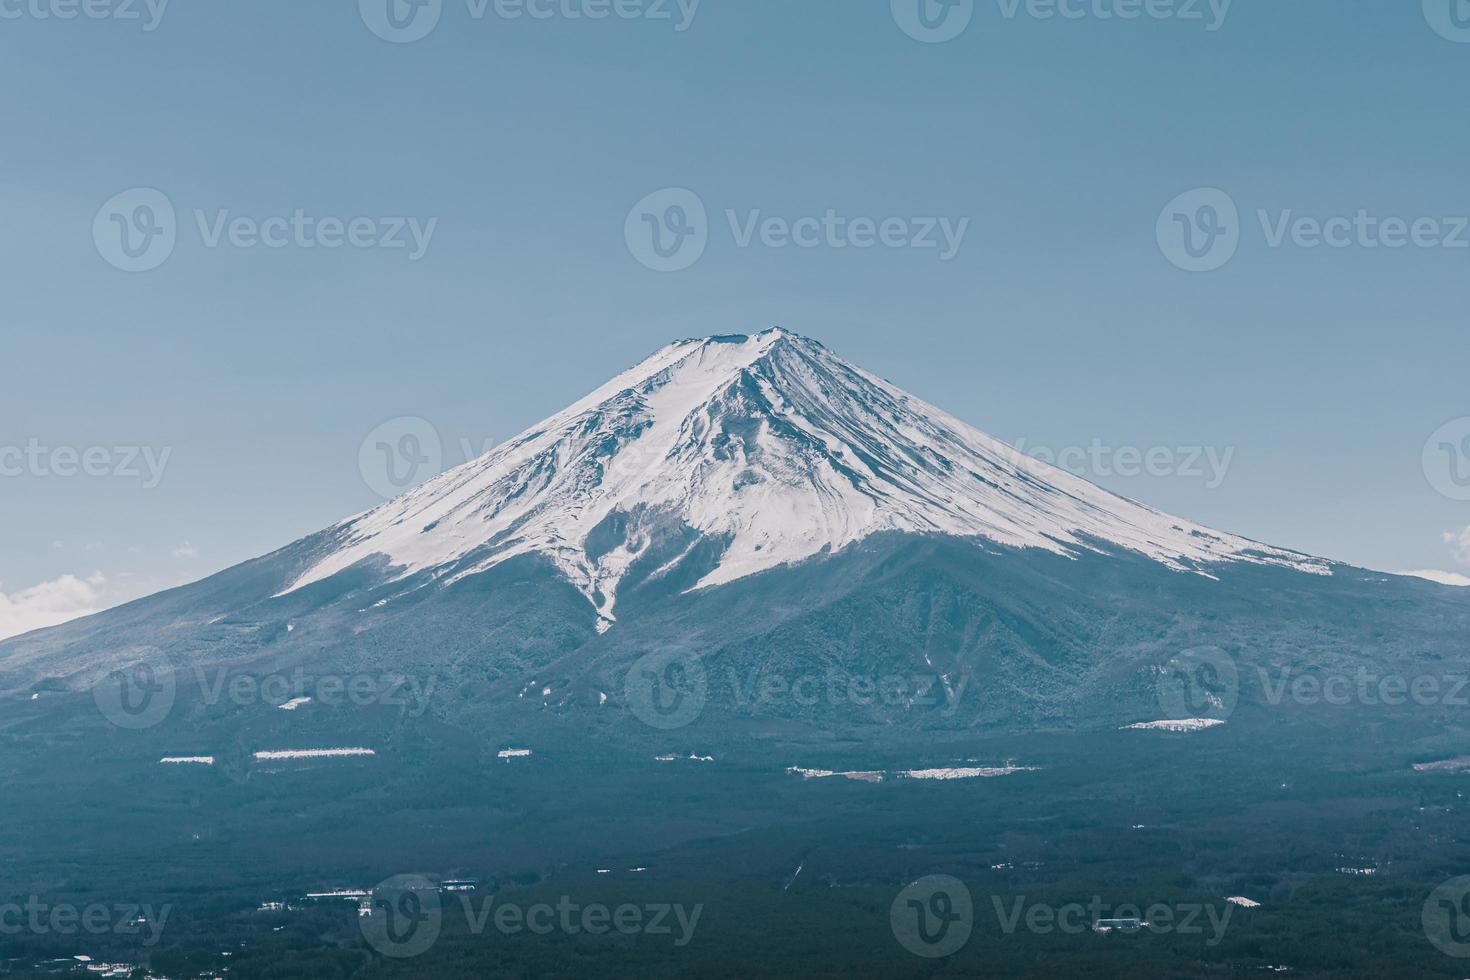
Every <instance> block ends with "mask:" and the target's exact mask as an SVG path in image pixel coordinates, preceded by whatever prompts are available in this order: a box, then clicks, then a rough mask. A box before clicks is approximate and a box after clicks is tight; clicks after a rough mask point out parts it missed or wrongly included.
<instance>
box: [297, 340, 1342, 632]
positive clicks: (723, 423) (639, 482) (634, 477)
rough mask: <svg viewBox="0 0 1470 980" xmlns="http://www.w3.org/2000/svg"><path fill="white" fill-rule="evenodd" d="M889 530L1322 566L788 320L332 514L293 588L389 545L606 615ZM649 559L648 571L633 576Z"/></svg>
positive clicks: (623, 381)
mask: <svg viewBox="0 0 1470 980" xmlns="http://www.w3.org/2000/svg"><path fill="white" fill-rule="evenodd" d="M884 531H891V532H901V533H908V534H918V535H927V534H934V535H948V536H951V537H958V538H970V539H976V540H984V541H990V542H994V543H997V544H1001V545H1008V546H1012V547H1018V548H1041V549H1044V550H1047V551H1050V552H1053V553H1055V554H1074V553H1075V552H1077V551H1078V550H1082V549H1087V550H1097V549H1098V548H1099V547H1103V546H1107V545H1112V546H1115V547H1117V548H1121V549H1126V550H1127V551H1130V552H1134V553H1137V554H1140V555H1143V556H1146V557H1148V558H1151V559H1153V560H1154V561H1157V562H1159V563H1161V564H1162V565H1164V566H1166V567H1168V568H1171V569H1174V570H1178V571H1194V572H1198V573H1200V574H1209V572H1208V569H1209V568H1210V566H1212V565H1213V564H1215V563H1218V562H1231V561H1246V562H1255V563H1260V564H1267V565H1275V566H1280V567H1285V568H1294V569H1298V570H1301V571H1308V572H1312V573H1317V574H1330V568H1329V566H1328V565H1327V564H1326V563H1325V562H1321V561H1318V560H1315V559H1311V558H1307V557H1305V556H1302V555H1296V554H1293V553H1291V552H1287V551H1282V550H1280V549H1276V548H1269V547H1264V546H1262V545H1258V544H1255V543H1254V542H1251V541H1247V540H1245V539H1244V538H1239V537H1235V536H1232V535H1227V534H1220V533H1217V532H1214V531H1210V530H1208V529H1206V528H1203V527H1200V526H1199V525H1197V524H1192V523H1190V522H1188V521H1183V520H1179V519H1178V518H1173V517H1169V516H1168V515H1166V514H1162V513H1160V512H1158V511H1156V510H1153V509H1151V508H1149V507H1145V506H1143V505H1141V504H1137V503H1134V502H1133V501H1130V500H1126V499H1124V498H1122V497H1119V496H1116V495H1114V494H1111V493H1108V492H1106V491H1104V490H1101V489H1099V488H1098V487H1096V486H1094V485H1092V484H1090V483H1087V482H1086V481H1084V480H1081V479H1079V478H1077V477H1075V476H1073V475H1071V474H1070V473H1067V472H1065V471H1063V470H1060V469H1057V468H1055V467H1052V466H1049V465H1047V464H1045V463H1042V462H1040V461H1038V460H1035V459H1032V458H1029V457H1026V456H1024V455H1022V454H1021V453H1019V452H1017V451H1016V450H1014V449H1012V448H1011V447H1009V446H1007V445H1005V444H1003V443H1001V442H999V441H997V440H995V439H993V438H991V437H990V436H988V435H986V434H985V433H983V432H980V431H979V430H977V429H975V428H972V427H971V426H969V425H966V424H965V423H963V422H961V421H959V420H958V419H956V418H954V417H953V416H951V415H948V414H946V413H945V412H943V411H941V410H939V409H937V408H935V407H934V406H932V405H929V404H927V403H925V402H923V401H920V400H919V399H917V398H915V397H914V396H912V395H910V394H908V393H907V392H904V391H902V390H900V389H899V388H896V387H894V386H893V385H891V384H889V383H888V382H886V381H884V380H882V379H881V378H878V377H875V376H874V375H872V374H869V373H868V372H866V371H864V370H863V369H861V368H859V367H857V366H856V365H853V364H851V363H849V362H847V361H845V360H843V359H842V358H840V357H838V356H836V355H835V354H833V353H832V352H830V351H829V350H827V349H826V348H825V347H823V346H822V345H821V344H818V343H816V342H814V341H812V340H808V339H806V338H804V337H801V336H798V335H796V334H793V333H790V332H788V331H786V330H783V329H779V328H777V329H772V330H767V331H765V332H764V333H760V334H757V335H755V336H743V335H737V336H728V337H709V338H706V339H703V340H684V341H679V342H677V343H673V344H670V345H668V346H667V347H665V348H663V349H662V350H660V351H658V352H656V353H655V354H653V355H652V356H651V357H649V358H647V359H646V360H644V361H642V362H641V363H639V364H638V365H637V366H635V367H633V368H631V369H630V370H628V371H625V372H623V373H622V374H620V375H618V376H617V377H615V378H613V379H612V380H611V381H609V382H608V383H607V384H605V385H603V386H602V387H601V388H599V389H597V390H596V391H594V392H593V393H592V394H590V395H588V396H587V397H585V398H583V399H582V400H580V401H578V402H576V403H575V404H573V405H572V406H571V407H569V408H567V409H566V410H565V411H562V412H560V413H559V414H557V415H554V416H552V417H551V418H549V419H546V420H545V421H543V422H541V423H539V424H537V425H535V426H533V427H532V428H531V429H529V430H527V431H526V432H523V433H521V434H520V435H518V436H516V437H515V438H514V439H511V440H510V441H509V442H507V443H505V444H504V445H502V446H501V447H499V448H497V449H495V450H493V451H492V452H490V453H488V454H486V455H485V456H483V457H481V458H480V459H477V460H474V461H472V462H470V463H467V464H466V465H464V466H461V467H459V468H457V469H454V470H451V471H449V472H447V473H444V474H443V475H441V476H439V477H437V478H435V479H433V480H430V481H429V482H427V483H425V484H423V485H422V486H420V487H418V488H417V489H415V490H413V491H411V492H409V493H407V494H405V495H404V496H402V497H400V498H398V499H397V500H394V501H391V502H389V503H387V504H384V505H383V506H381V507H379V508H377V509H375V510H372V511H369V512H368V513H366V514H363V515H360V516H358V517H355V518H352V519H351V520H349V521H346V522H344V523H343V524H341V525H338V526H337V527H335V528H333V529H331V531H330V532H329V533H331V534H333V535H335V536H336V537H337V538H338V542H339V543H338V545H337V546H336V547H335V548H334V549H333V550H332V551H331V552H330V553H329V554H327V555H325V556H324V557H322V558H321V559H320V560H319V561H317V562H315V563H314V564H313V565H312V566H311V567H310V568H309V569H308V570H307V571H306V572H304V573H303V574H302V575H301V576H300V577H299V578H297V579H296V580H295V581H293V582H292V583H291V585H290V586H289V587H288V588H287V589H286V590H285V591H287V592H290V591H293V590H296V589H299V588H302V587H303V586H306V585H310V584H312V583H315V582H321V581H324V580H326V579H329V578H330V577H332V576H333V575H336V574H338V573H339V572H342V571H344V570H345V569H348V568H351V567H353V566H354V565H357V564H358V563H360V562H364V561H369V560H375V559H383V560H386V562H387V564H388V566H389V567H390V568H391V569H392V573H393V574H394V575H395V576H397V577H399V578H407V577H409V576H411V575H413V574H414V573H417V572H426V571H427V572H429V573H431V579H432V580H433V581H436V582H440V583H442V584H451V583H453V582H455V581H457V580H459V579H462V578H464V577H466V576H470V575H475V574H477V573H480V572H484V571H486V570H488V569H490V568H493V567H494V566H496V565H498V564H500V563H502V562H504V561H506V560H508V559H510V558H513V557H516V556H518V555H526V554H535V555H544V556H545V557H547V558H548V559H550V561H551V562H552V563H553V564H554V565H555V566H556V567H557V568H558V569H559V570H560V571H561V573H562V574H563V575H565V576H566V578H567V580H568V581H569V582H571V583H572V585H573V586H575V587H576V589H577V590H578V591H579V592H581V593H582V594H583V595H585V596H586V597H587V598H588V600H589V601H590V602H591V603H592V604H593V605H594V606H595V607H596V609H597V611H598V613H599V615H600V616H601V617H602V621H603V625H604V627H606V626H608V625H610V624H611V623H612V622H613V621H614V620H615V619H616V610H617V598H618V591H619V588H620V586H622V584H623V583H624V582H625V581H626V580H628V579H630V578H631V577H635V576H636V577H638V578H640V579H641V580H643V581H654V580H657V579H659V578H661V577H663V576H667V575H671V574H673V573H675V572H676V571H678V570H679V569H680V568H681V566H684V565H686V564H690V563H699V562H702V563H703V565H702V566H701V567H700V568H699V572H700V574H699V577H698V579H697V581H696V582H695V584H694V585H693V588H695V589H701V588H708V587H712V586H717V585H723V584H725V583H728V582H733V581H735V580H737V579H740V578H744V577H745V576H748V575H754V574H757V573H759V572H763V571H766V570H768V569H772V568H775V567H777V566H780V565H787V564H791V563H794V562H800V561H804V560H807V559H811V558H813V557H815V556H818V555H826V554H835V553H837V552H840V551H841V550H842V549H844V548H846V547H848V546H849V545H851V544H853V543H855V542H858V541H861V540H863V539H865V538H868V537H871V536H872V535H874V534H877V533H880V532H884ZM640 571H641V574H639V573H640Z"/></svg>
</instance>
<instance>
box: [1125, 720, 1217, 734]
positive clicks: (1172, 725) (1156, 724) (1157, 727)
mask: <svg viewBox="0 0 1470 980" xmlns="http://www.w3.org/2000/svg"><path fill="white" fill-rule="evenodd" d="M1223 724H1225V722H1224V720H1223V719H1220V718H1166V719H1164V720H1163V721H1141V722H1139V723H1138V724H1136V725H1124V726H1123V728H1122V730H1123V731H1128V730H1130V729H1132V730H1135V731H1142V732H1201V731H1204V730H1205V729H1206V728H1214V727H1215V726H1217V725H1223Z"/></svg>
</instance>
